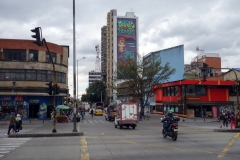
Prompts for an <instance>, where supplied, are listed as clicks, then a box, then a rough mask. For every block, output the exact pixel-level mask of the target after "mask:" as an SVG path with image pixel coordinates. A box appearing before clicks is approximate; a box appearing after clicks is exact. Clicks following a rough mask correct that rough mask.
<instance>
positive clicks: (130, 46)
mask: <svg viewBox="0 0 240 160" xmlns="http://www.w3.org/2000/svg"><path fill="white" fill-rule="evenodd" d="M126 58H130V59H134V60H135V61H136V59H137V33H136V19H131V18H117V63H122V62H124V59H126Z"/></svg>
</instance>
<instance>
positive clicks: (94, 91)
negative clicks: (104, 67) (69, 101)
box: [81, 81, 106, 103]
mask: <svg viewBox="0 0 240 160" xmlns="http://www.w3.org/2000/svg"><path fill="white" fill-rule="evenodd" d="M86 92H87V94H86V95H84V96H82V99H81V101H82V102H83V100H84V101H85V102H89V103H95V102H100V101H101V96H102V100H104V99H105V95H106V86H105V84H104V83H103V82H102V81H96V82H94V83H92V84H91V85H90V86H89V87H88V88H87V89H86Z"/></svg>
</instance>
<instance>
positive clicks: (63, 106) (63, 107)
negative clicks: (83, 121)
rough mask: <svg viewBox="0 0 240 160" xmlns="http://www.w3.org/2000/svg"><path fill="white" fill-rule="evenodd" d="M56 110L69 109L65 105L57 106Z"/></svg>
mask: <svg viewBox="0 0 240 160" xmlns="http://www.w3.org/2000/svg"><path fill="white" fill-rule="evenodd" d="M56 109H69V107H68V106H65V105H58V106H57V107H56Z"/></svg>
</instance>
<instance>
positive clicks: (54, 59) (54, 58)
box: [46, 52, 57, 63]
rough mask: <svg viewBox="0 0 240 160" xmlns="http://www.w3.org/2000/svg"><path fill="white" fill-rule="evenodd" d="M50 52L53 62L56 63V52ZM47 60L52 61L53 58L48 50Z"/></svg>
mask: <svg viewBox="0 0 240 160" xmlns="http://www.w3.org/2000/svg"><path fill="white" fill-rule="evenodd" d="M50 54H51V57H52V60H53V63H56V59H57V55H56V53H50ZM46 62H47V63H52V61H51V58H50V56H49V54H48V52H46Z"/></svg>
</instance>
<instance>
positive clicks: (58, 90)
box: [55, 84, 60, 95]
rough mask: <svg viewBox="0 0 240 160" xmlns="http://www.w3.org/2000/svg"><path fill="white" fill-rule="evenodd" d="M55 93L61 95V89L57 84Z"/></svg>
mask: <svg viewBox="0 0 240 160" xmlns="http://www.w3.org/2000/svg"><path fill="white" fill-rule="evenodd" d="M55 91H56V95H59V94H60V87H59V85H57V84H55Z"/></svg>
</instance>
